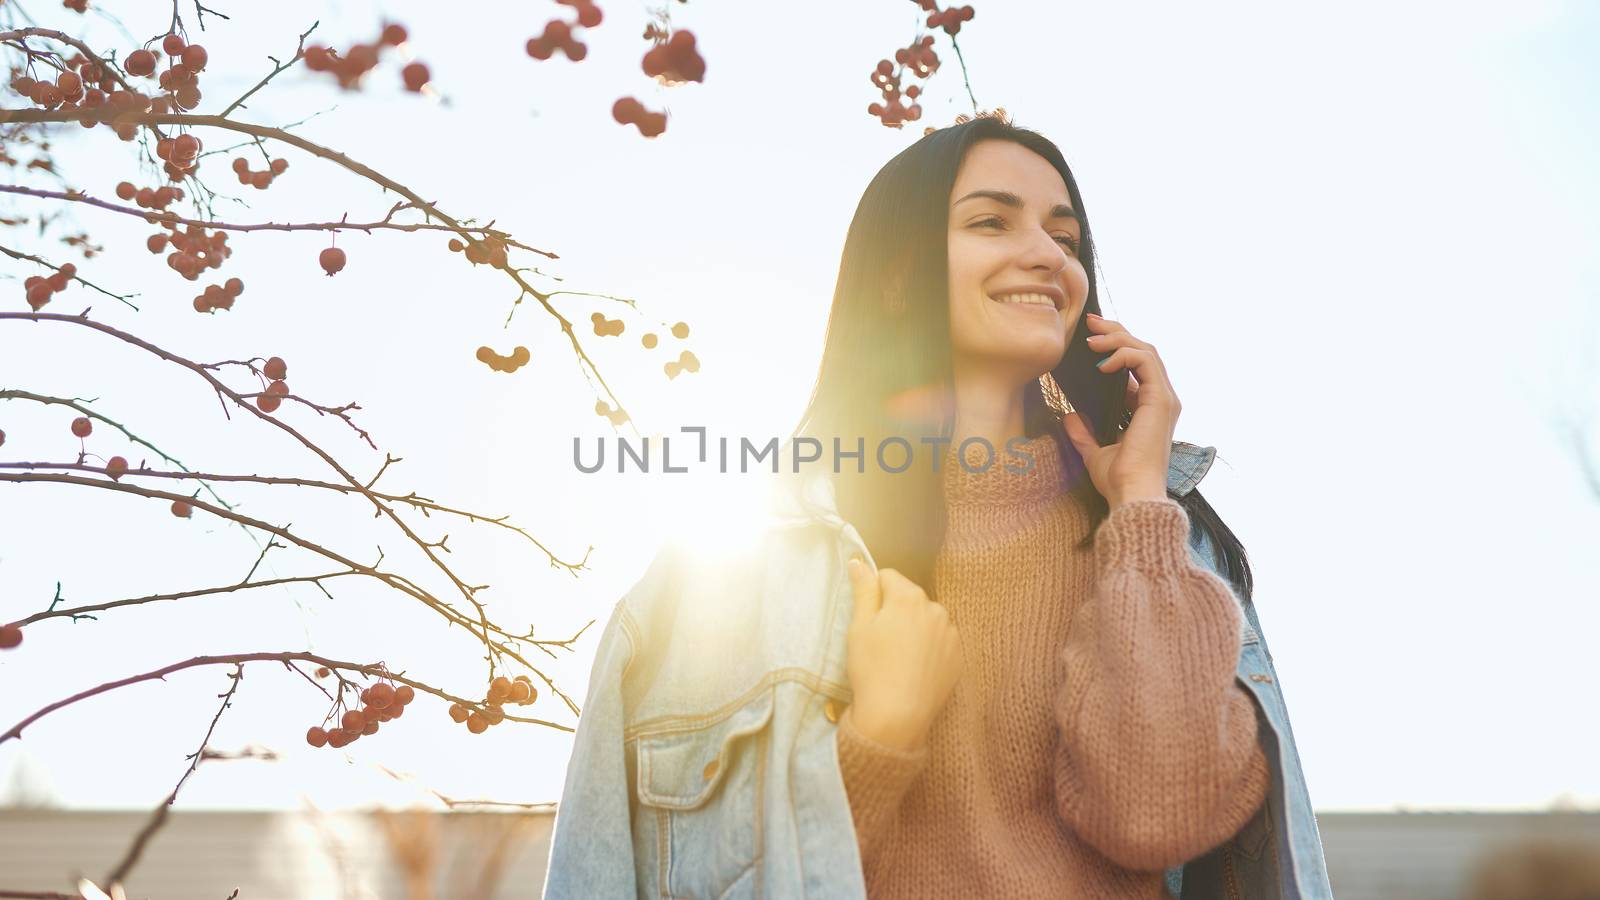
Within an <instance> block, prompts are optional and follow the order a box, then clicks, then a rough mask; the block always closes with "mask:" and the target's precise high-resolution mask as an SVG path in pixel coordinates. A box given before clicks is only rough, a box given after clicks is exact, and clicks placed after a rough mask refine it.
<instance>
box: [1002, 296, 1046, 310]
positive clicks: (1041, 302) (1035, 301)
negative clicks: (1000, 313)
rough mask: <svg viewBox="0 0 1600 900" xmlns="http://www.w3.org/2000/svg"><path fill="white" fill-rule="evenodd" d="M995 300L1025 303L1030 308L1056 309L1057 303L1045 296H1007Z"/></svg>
mask: <svg viewBox="0 0 1600 900" xmlns="http://www.w3.org/2000/svg"><path fill="white" fill-rule="evenodd" d="M994 299H995V301H996V302H999V303H1023V304H1027V305H1030V306H1048V307H1050V308H1051V309H1055V308H1056V302H1055V301H1054V300H1051V299H1050V298H1049V297H1046V296H1045V295H1043V294H1007V295H1006V296H1004V297H996V298H994Z"/></svg>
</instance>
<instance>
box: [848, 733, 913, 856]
mask: <svg viewBox="0 0 1600 900" xmlns="http://www.w3.org/2000/svg"><path fill="white" fill-rule="evenodd" d="M853 710H854V707H846V708H845V711H844V714H843V715H841V716H840V717H839V728H838V730H837V732H836V734H837V738H836V742H837V744H838V748H839V773H840V774H841V775H842V776H843V777H844V789H845V795H846V796H847V797H848V798H849V800H850V817H851V819H853V820H854V822H855V827H856V844H857V846H858V847H859V848H860V851H861V864H862V866H863V867H866V866H868V865H870V864H871V860H872V856H873V854H874V852H875V851H876V850H877V847H878V844H879V842H880V841H881V839H882V837H883V835H884V833H885V832H886V831H887V830H888V825H889V822H890V821H892V820H893V819H894V814H895V811H896V810H897V809H898V808H899V806H900V801H901V799H903V798H904V797H905V794H906V789H907V788H909V787H910V786H911V782H912V781H914V780H916V777H917V776H918V775H920V774H921V773H922V770H923V769H925V768H926V767H927V764H928V746H927V744H923V745H922V746H921V747H919V748H917V749H916V750H915V751H912V752H907V751H904V750H900V749H897V748H895V747H889V746H886V745H884V744H880V743H878V742H877V741H874V740H872V739H871V738H869V737H867V736H866V735H863V734H862V733H861V732H859V731H857V730H856V727H855V721H854V719H852V717H851V712H852V711H853Z"/></svg>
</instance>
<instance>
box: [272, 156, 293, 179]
mask: <svg viewBox="0 0 1600 900" xmlns="http://www.w3.org/2000/svg"><path fill="white" fill-rule="evenodd" d="M287 171H289V161H288V160H287V159H275V160H273V161H272V174H274V175H282V174H283V173H284V172H287Z"/></svg>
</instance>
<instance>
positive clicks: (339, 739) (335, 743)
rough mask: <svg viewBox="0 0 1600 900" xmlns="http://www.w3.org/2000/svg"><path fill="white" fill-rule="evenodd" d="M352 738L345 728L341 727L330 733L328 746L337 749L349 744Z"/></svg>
mask: <svg viewBox="0 0 1600 900" xmlns="http://www.w3.org/2000/svg"><path fill="white" fill-rule="evenodd" d="M351 740H352V738H351V737H350V735H348V734H346V733H345V731H344V729H339V730H336V731H334V732H333V733H332V734H330V735H328V746H329V747H332V748H334V749H335V750H337V749H339V748H340V747H343V746H345V745H346V744H349V743H350V741H351Z"/></svg>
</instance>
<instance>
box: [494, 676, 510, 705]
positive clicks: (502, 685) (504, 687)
mask: <svg viewBox="0 0 1600 900" xmlns="http://www.w3.org/2000/svg"><path fill="white" fill-rule="evenodd" d="M509 696H511V679H509V678H507V677H505V676H504V675H501V676H499V677H498V678H496V679H495V680H494V681H491V682H489V702H490V703H498V702H500V701H502V700H504V699H506V698H507V697H509Z"/></svg>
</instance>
